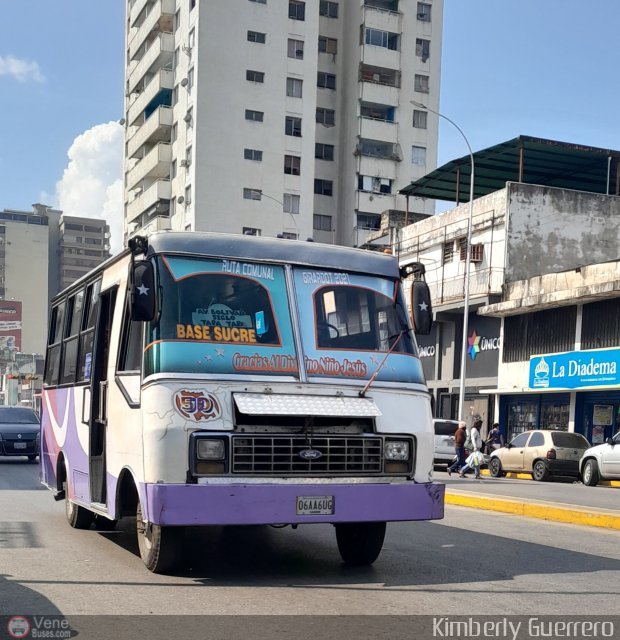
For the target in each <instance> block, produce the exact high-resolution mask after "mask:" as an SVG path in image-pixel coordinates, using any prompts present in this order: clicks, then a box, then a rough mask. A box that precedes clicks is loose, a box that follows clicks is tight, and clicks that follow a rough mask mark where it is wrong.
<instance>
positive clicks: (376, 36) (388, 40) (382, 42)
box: [365, 29, 399, 51]
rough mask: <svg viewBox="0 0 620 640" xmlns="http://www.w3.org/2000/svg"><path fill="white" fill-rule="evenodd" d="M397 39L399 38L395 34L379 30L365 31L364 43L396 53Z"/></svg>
mask: <svg viewBox="0 0 620 640" xmlns="http://www.w3.org/2000/svg"><path fill="white" fill-rule="evenodd" d="M398 39H399V36H398V34H397V33H391V32H390V31H380V30H379V29H366V38H365V42H366V44H369V45H372V46H373V47H384V48H386V49H392V50H393V51H398Z"/></svg>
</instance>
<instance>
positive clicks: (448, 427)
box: [433, 419, 459, 465]
mask: <svg viewBox="0 0 620 640" xmlns="http://www.w3.org/2000/svg"><path fill="white" fill-rule="evenodd" d="M458 426H459V422H458V420H441V419H435V420H433V427H434V428H435V460H434V462H435V464H447V465H450V464H452V461H453V460H454V457H455V452H454V432H455V431H456V430H457V428H458Z"/></svg>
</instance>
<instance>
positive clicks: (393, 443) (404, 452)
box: [383, 440, 409, 461]
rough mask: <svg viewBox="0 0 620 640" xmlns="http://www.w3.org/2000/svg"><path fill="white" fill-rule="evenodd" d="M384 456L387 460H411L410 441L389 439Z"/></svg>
mask: <svg viewBox="0 0 620 640" xmlns="http://www.w3.org/2000/svg"><path fill="white" fill-rule="evenodd" d="M383 457H384V458H385V459H386V460H405V461H406V460H409V443H408V442H407V441H404V440H388V441H387V442H386V443H385V449H384V451H383Z"/></svg>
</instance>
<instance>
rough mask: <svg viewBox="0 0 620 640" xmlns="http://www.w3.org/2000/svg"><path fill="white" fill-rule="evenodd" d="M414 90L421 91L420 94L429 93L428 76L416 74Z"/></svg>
mask: <svg viewBox="0 0 620 640" xmlns="http://www.w3.org/2000/svg"><path fill="white" fill-rule="evenodd" d="M413 90H414V91H419V92H420V93H428V91H429V89H428V76H423V75H420V74H419V73H416V74H415V81H414V87H413Z"/></svg>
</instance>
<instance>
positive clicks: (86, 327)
mask: <svg viewBox="0 0 620 640" xmlns="http://www.w3.org/2000/svg"><path fill="white" fill-rule="evenodd" d="M100 292H101V280H96V281H95V282H93V283H92V284H89V285H88V287H87V288H86V298H85V300H84V310H83V312H82V323H81V331H80V349H79V354H78V366H77V380H78V382H90V376H91V369H92V361H93V345H94V342H95V323H96V322H97V315H98V312H99V293H100Z"/></svg>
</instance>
